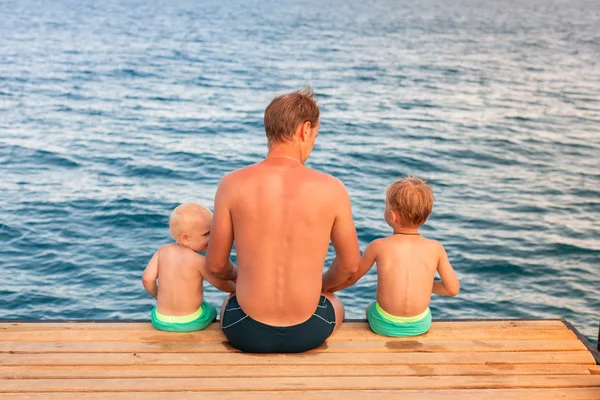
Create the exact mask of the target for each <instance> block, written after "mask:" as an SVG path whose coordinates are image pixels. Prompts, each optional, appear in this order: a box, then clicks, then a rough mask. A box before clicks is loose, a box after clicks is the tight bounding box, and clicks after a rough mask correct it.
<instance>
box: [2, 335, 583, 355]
mask: <svg viewBox="0 0 600 400" xmlns="http://www.w3.org/2000/svg"><path fill="white" fill-rule="evenodd" d="M586 350H587V348H586V347H585V345H584V344H583V343H581V342H579V341H576V340H543V341H535V340H488V341H480V340H478V341H470V340H459V341H423V342H422V341H419V340H416V339H413V340H404V341H396V340H389V341H385V342H384V341H353V342H329V343H325V344H323V345H322V346H320V347H319V348H317V349H314V350H312V351H311V353H315V352H316V353H320V352H329V353H366V352H368V353H408V352H417V353H455V352H470V353H471V352H482V351H486V352H497V351H504V352H507V351H510V352H532V351H586ZM236 351H238V350H236V349H234V348H233V347H232V346H231V345H230V344H229V343H227V342H154V343H141V342H89V343H85V342H31V343H26V342H25V343H22V342H0V353H12V354H29V353H229V352H236Z"/></svg>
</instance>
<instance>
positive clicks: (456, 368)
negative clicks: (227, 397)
mask: <svg viewBox="0 0 600 400" xmlns="http://www.w3.org/2000/svg"><path fill="white" fill-rule="evenodd" d="M323 374H326V375H327V376H328V377H336V376H359V377H366V376H370V377H379V376H457V375H469V376H479V375H563V376H565V375H591V371H590V368H589V366H587V365H582V364H498V365H485V364H484V365H481V364H478V365H470V364H466V365H439V364H438V365H436V364H432V365H419V364H416V365H378V366H370V365H367V366H356V365H333V366H331V367H325V368H315V367H314V366H310V365H309V366H302V365H287V366H285V368H282V367H281V366H280V365H270V366H269V365H267V366H253V367H252V368H248V366H247V365H241V366H238V365H230V366H227V367H222V366H211V367H210V368H198V367H197V366H186V365H182V366H181V365H177V366H172V365H160V366H146V365H136V366H135V367H134V368H132V367H131V366H97V365H91V366H79V367H77V368H73V367H71V366H66V367H61V366H51V367H48V366H46V367H44V366H41V367H40V366H27V367H18V366H17V367H0V380H2V379H60V378H63V379H65V378H66V379H77V378H81V379H83V378H86V379H108V378H171V377H179V378H212V377H215V378H218V377H229V378H235V377H277V376H289V377H303V376H317V377H322V376H323ZM598 374H599V375H600V371H599V373H598Z"/></svg>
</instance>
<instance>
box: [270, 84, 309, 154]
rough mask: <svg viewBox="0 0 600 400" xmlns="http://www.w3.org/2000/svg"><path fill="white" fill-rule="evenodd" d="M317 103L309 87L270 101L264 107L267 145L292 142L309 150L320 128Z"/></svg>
mask: <svg viewBox="0 0 600 400" xmlns="http://www.w3.org/2000/svg"><path fill="white" fill-rule="evenodd" d="M319 115H320V111H319V106H318V105H317V102H316V99H315V94H314V92H313V90H312V88H311V87H310V86H306V87H305V88H303V89H301V90H298V91H296V92H293V93H288V94H284V95H282V96H279V97H276V98H275V99H273V101H271V103H270V104H269V106H268V107H267V109H266V110H265V132H266V134H267V139H268V141H269V147H272V146H273V145H276V144H280V143H286V142H290V143H294V142H297V144H299V145H301V146H302V149H303V150H304V151H306V150H308V152H307V154H306V157H308V154H310V152H311V151H312V148H313V146H314V143H315V139H316V137H317V135H318V131H319Z"/></svg>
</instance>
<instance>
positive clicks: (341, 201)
mask: <svg viewBox="0 0 600 400" xmlns="http://www.w3.org/2000/svg"><path fill="white" fill-rule="evenodd" d="M338 184H339V185H340V187H339V195H338V196H336V197H337V199H336V200H338V201H336V209H337V210H339V212H338V215H337V216H336V218H335V220H334V222H333V227H332V228H331V243H332V244H333V248H334V249H335V259H334V260H333V262H332V263H331V265H330V266H329V269H328V270H327V272H325V273H324V274H323V291H329V290H331V289H333V288H335V287H337V286H339V285H341V284H343V283H344V282H345V281H346V280H347V279H348V278H350V276H351V275H352V274H353V273H355V272H356V270H357V269H358V262H359V260H360V250H359V249H358V237H357V236H356V228H355V227H354V220H353V219H352V206H351V204H350V196H348V192H347V190H346V188H345V187H344V185H343V184H342V183H341V182H339V181H338Z"/></svg>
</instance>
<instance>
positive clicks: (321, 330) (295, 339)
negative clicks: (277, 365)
mask: <svg viewBox="0 0 600 400" xmlns="http://www.w3.org/2000/svg"><path fill="white" fill-rule="evenodd" d="M221 327H222V329H223V333H224V334H225V336H226V337H227V339H228V340H229V342H230V343H231V345H232V346H233V347H235V348H236V349H239V350H242V351H244V352H246V353H300V352H303V351H307V350H311V349H314V348H315V347H319V346H320V345H321V344H322V343H323V342H325V340H327V338H328V337H329V336H330V335H331V333H332V332H333V329H334V328H335V310H334V309H333V304H331V302H330V301H329V299H327V297H325V296H321V299H320V300H319V304H318V305H317V309H316V311H315V312H314V314H313V315H311V317H310V318H309V319H308V320H306V321H305V322H302V323H301V324H298V325H292V326H270V325H266V324H263V323H261V322H258V321H256V320H254V319H252V318H251V317H250V316H249V315H248V314H246V313H245V312H244V311H243V310H242V307H240V305H239V303H238V302H237V298H236V296H233V297H231V298H230V299H229V302H228V303H227V307H226V308H225V313H224V314H223V321H222V323H221Z"/></svg>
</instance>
